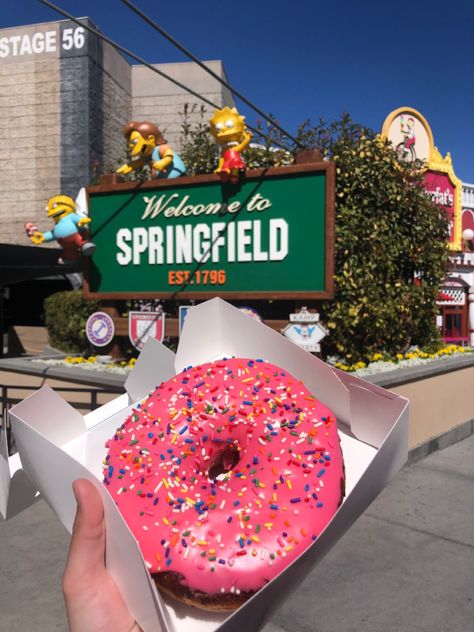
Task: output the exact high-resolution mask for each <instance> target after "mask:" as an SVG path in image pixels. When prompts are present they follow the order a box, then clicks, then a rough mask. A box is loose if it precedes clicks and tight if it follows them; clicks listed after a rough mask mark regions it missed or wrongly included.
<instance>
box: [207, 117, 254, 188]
mask: <svg viewBox="0 0 474 632" xmlns="http://www.w3.org/2000/svg"><path fill="white" fill-rule="evenodd" d="M244 119H245V117H244V116H240V115H239V113H238V112H237V110H236V109H235V108H232V109H231V108H229V107H228V106H225V107H224V108H222V110H215V112H214V116H213V117H212V118H211V120H210V121H209V123H210V125H211V134H212V135H213V137H214V139H215V141H216V143H217V144H218V145H220V148H221V156H220V158H219V164H218V166H217V169H216V170H215V172H214V173H220V174H221V175H222V179H223V180H224V181H225V180H229V179H230V181H231V182H233V183H235V182H238V180H239V178H240V176H241V175H242V174H243V173H244V172H245V162H244V160H243V158H242V156H241V155H240V153H241V152H242V151H244V149H245V148H246V147H247V145H248V144H249V143H250V139H251V138H252V134H251V133H250V132H249V131H248V130H247V128H246V127H245V123H244Z"/></svg>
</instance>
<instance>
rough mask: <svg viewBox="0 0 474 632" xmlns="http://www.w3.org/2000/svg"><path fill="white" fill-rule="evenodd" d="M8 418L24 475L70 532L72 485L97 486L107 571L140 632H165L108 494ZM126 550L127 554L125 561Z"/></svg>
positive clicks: (81, 469) (76, 466) (146, 575)
mask: <svg viewBox="0 0 474 632" xmlns="http://www.w3.org/2000/svg"><path fill="white" fill-rule="evenodd" d="M12 417H13V423H14V430H15V439H16V441H17V444H18V447H19V450H20V453H21V454H22V459H23V460H25V458H26V459H27V469H28V471H31V472H32V473H34V477H35V479H36V480H37V481H38V486H39V488H40V489H41V490H42V492H43V496H44V498H45V499H46V501H47V502H48V504H49V505H50V507H51V509H52V510H53V511H54V512H55V513H56V515H57V516H58V518H59V520H60V521H61V522H62V524H63V525H64V526H65V527H66V529H67V530H68V531H69V532H71V531H72V526H73V522H74V517H75V514H76V501H75V498H74V494H73V491H72V483H73V481H75V480H77V479H78V478H87V479H89V480H90V481H92V482H93V483H94V485H95V486H96V487H97V489H98V490H99V492H100V494H101V496H102V500H103V503H104V508H105V515H106V524H107V554H106V559H107V568H108V569H109V570H110V572H111V574H112V576H113V578H114V580H115V582H116V583H117V586H118V587H119V590H120V591H121V593H122V595H123V596H124V599H125V600H126V602H127V605H128V607H129V609H130V611H131V612H132V614H133V615H134V617H135V618H136V620H137V621H138V622H139V624H140V626H141V627H142V629H144V630H160V629H166V628H165V624H164V620H165V615H164V614H163V607H162V604H161V603H160V604H157V603H156V600H157V599H158V600H159V597H158V596H157V595H156V594H154V591H153V587H152V584H151V578H150V575H149V573H148V571H147V570H146V566H145V563H144V561H143V558H142V555H141V553H140V550H139V548H138V545H137V542H136V540H135V539H134V537H133V535H132V534H131V532H130V530H129V529H128V527H127V526H126V524H125V522H124V520H123V518H122V516H121V515H120V513H119V511H118V509H117V507H116V506H115V503H114V501H113V499H112V498H111V496H110V495H109V494H108V492H107V490H106V489H105V488H104V487H103V485H102V484H101V483H100V482H99V481H98V480H97V479H96V478H95V477H93V476H91V474H90V472H89V471H88V470H87V468H85V467H84V466H83V465H82V464H80V463H79V462H78V461H76V460H75V459H73V458H72V457H70V456H69V455H68V454H67V453H66V452H64V450H61V449H58V448H57V447H56V446H55V445H53V444H52V443H51V441H50V440H49V439H48V438H45V437H44V436H42V435H41V434H40V433H39V432H37V431H36V430H34V429H33V428H32V427H31V426H30V425H28V423H27V420H26V419H24V420H21V422H20V420H19V419H17V418H16V417H15V415H12ZM32 446H34V449H32ZM25 469H26V464H25ZM124 551H126V552H127V553H126V560H124ZM157 605H158V607H157Z"/></svg>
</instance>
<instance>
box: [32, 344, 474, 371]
mask: <svg viewBox="0 0 474 632" xmlns="http://www.w3.org/2000/svg"><path fill="white" fill-rule="evenodd" d="M473 352H474V348H472V347H460V346H457V345H448V346H447V347H443V348H442V349H440V350H439V351H436V352H435V353H427V352H425V351H422V350H421V349H415V348H414V349H411V350H409V351H407V353H405V354H401V353H399V354H397V356H396V357H395V358H394V359H388V358H385V357H384V356H383V355H382V354H381V353H374V355H373V356H372V357H371V359H370V360H371V361H370V362H369V363H365V362H356V363H355V364H347V363H345V362H341V361H340V360H338V359H337V358H334V357H330V358H328V363H329V364H331V365H332V366H334V367H336V368H337V369H341V370H342V371H347V372H348V373H354V374H355V375H358V376H360V377H363V376H365V375H374V374H376V373H383V372H385V371H393V370H394V369H402V368H405V367H413V366H420V365H423V364H427V363H429V362H432V361H433V360H439V359H440V358H445V357H448V356H453V355H463V354H466V353H473ZM32 362H38V363H43V364H47V365H49V366H62V367H77V368H80V369H86V370H89V371H106V372H109V373H118V374H122V375H126V374H128V373H129V372H130V371H131V369H132V368H133V367H134V366H135V362H136V358H131V359H130V360H128V361H122V362H113V361H112V360H111V358H110V356H90V357H88V358H84V357H82V356H66V357H65V358H59V359H58V358H55V359H49V360H46V359H45V360H43V359H41V358H35V359H34V360H32Z"/></svg>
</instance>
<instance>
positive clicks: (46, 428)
mask: <svg viewBox="0 0 474 632" xmlns="http://www.w3.org/2000/svg"><path fill="white" fill-rule="evenodd" d="M225 356H226V357H231V356H236V357H243V358H264V359H265V360H267V361H269V362H272V363H274V364H276V365H278V366H280V367H282V368H284V369H286V370H287V371H289V372H290V373H291V374H292V375H293V376H294V377H296V378H298V379H302V380H303V381H304V383H305V385H306V387H307V388H308V389H309V390H310V391H311V392H312V393H313V394H314V395H315V396H316V397H318V398H319V399H321V400H322V401H323V402H324V403H325V404H327V406H329V407H330V408H331V409H332V410H333V412H334V413H335V414H336V416H337V418H338V424H339V431H340V437H341V445H342V449H343V453H344V463H345V470H346V496H345V499H344V501H343V503H342V504H341V506H340V508H339V509H338V511H337V513H336V515H335V516H334V517H333V519H332V520H331V522H330V523H329V525H328V526H327V528H326V529H325V530H324V532H323V533H322V534H321V535H320V537H319V538H318V539H317V541H316V542H314V543H313V544H312V545H311V546H310V547H309V548H308V549H307V550H306V551H305V552H304V553H303V554H302V555H300V556H299V557H298V558H297V559H296V560H295V561H294V562H293V563H292V564H291V565H290V566H289V567H288V568H287V569H286V570H285V571H283V572H282V573H280V575H278V576H277V577H276V578H275V579H274V580H273V581H271V582H270V583H269V584H268V585H266V586H265V587H264V588H262V589H261V590H260V591H259V592H258V593H257V594H256V595H254V596H253V597H252V598H251V599H250V600H249V601H247V602H246V603H245V604H244V605H243V606H242V607H241V608H239V609H238V610H237V611H235V612H234V613H231V614H229V613H209V612H205V611H201V610H198V609H195V608H191V607H188V606H184V605H176V604H175V602H172V600H169V599H168V598H166V597H162V596H161V595H160V594H159V593H158V592H157V590H156V588H155V586H154V583H153V581H152V580H151V577H150V575H149V573H148V571H147V570H146V567H145V564H144V561H143V558H142V556H141V553H140V551H139V548H138V545H137V543H136V541H135V539H134V537H133V536H132V534H131V532H130V531H129V529H128V527H127V526H126V524H125V522H124V521H123V519H122V517H121V515H120V514H119V512H118V509H117V508H116V506H115V503H114V501H113V500H112V498H111V496H109V494H108V493H107V490H106V489H105V487H104V486H103V485H102V483H101V480H102V460H103V458H104V456H105V454H106V449H105V447H104V444H105V442H106V440H107V439H109V438H110V437H112V436H113V434H114V432H115V429H116V428H117V427H118V426H120V425H121V424H122V423H123V421H124V420H125V418H126V417H127V416H128V414H129V412H130V410H131V407H132V405H134V404H135V403H136V402H137V401H139V400H141V399H143V398H144V397H146V396H147V395H148V393H149V392H150V391H151V390H153V388H154V387H155V386H156V385H157V384H159V383H160V382H161V381H163V380H167V379H169V378H171V377H172V376H173V375H175V374H176V373H179V372H180V371H182V370H183V368H185V367H187V366H189V365H196V364H200V363H203V362H208V361H212V360H215V359H218V358H222V357H225ZM125 388H126V393H125V394H123V395H121V396H119V397H117V398H116V399H114V400H113V401H111V402H109V403H107V404H105V405H104V406H102V407H101V408H99V409H97V410H95V411H93V412H91V413H89V414H88V415H86V416H85V417H83V416H82V415H80V414H79V412H77V411H76V410H74V409H73V408H72V407H71V406H70V405H69V404H67V403H66V402H65V401H64V400H63V399H62V398H61V397H59V395H57V394H56V393H55V392H54V391H53V390H52V389H51V388H49V387H43V388H41V389H40V390H38V391H37V392H36V393H34V394H32V395H30V396H29V397H28V398H26V399H25V400H24V401H22V402H21V403H19V404H17V405H16V406H14V407H13V408H12V409H11V411H10V416H11V420H12V424H13V431H14V435H15V440H16V443H17V445H18V449H19V453H20V457H21V463H22V466H23V469H24V472H25V473H26V475H27V476H28V478H29V479H30V480H31V481H32V483H33V485H35V486H36V488H37V489H39V490H40V492H41V494H42V496H43V497H44V498H45V499H46V501H47V502H48V503H49V505H50V506H51V507H52V509H53V510H54V511H55V512H56V514H57V516H58V517H59V519H60V520H61V522H62V523H63V524H64V526H65V527H66V528H67V529H68V530H69V531H70V530H71V528H72V524H73V520H74V515H75V509H76V503H75V500H74V496H73V493H72V490H71V485H72V482H73V481H74V480H76V479H77V478H81V477H82V478H88V479H90V480H92V481H93V482H94V484H95V485H96V487H97V488H98V489H99V490H100V492H101V495H102V498H103V501H104V506H105V518H106V523H107V555H106V557H107V566H108V569H109V571H110V573H111V574H112V575H113V577H114V579H115V581H116V583H117V585H118V587H119V589H120V591H121V592H122V595H123V597H124V599H125V601H126V603H127V605H128V607H129V609H130V611H131V612H132V614H133V616H134V617H135V618H136V620H137V621H138V623H139V625H140V626H141V627H142V629H143V630H144V632H156V631H157V630H162V631H163V632H188V631H189V632H191V631H192V632H217V631H218V630H219V632H231V631H232V632H234V631H235V632H237V631H240V630H243V629H245V630H247V631H248V632H252V631H256V630H258V629H259V628H260V627H261V626H263V625H264V623H265V622H266V621H267V620H268V619H269V617H270V615H271V614H272V613H273V611H274V610H275V609H276V607H277V606H279V605H281V603H282V602H283V601H284V599H285V598H286V597H287V596H288V595H289V593H290V592H291V591H292V590H294V589H295V588H296V587H297V586H298V584H299V583H300V582H301V581H302V580H303V579H304V577H305V576H306V575H307V573H308V572H309V571H311V569H312V568H313V567H314V566H315V564H316V563H317V562H318V561H319V560H320V559H321V558H322V557H323V556H324V555H325V554H326V553H328V551H329V550H330V549H331V547H332V546H334V544H335V543H336V542H337V541H338V539H339V538H340V537H341V536H342V535H343V534H344V533H345V531H347V529H348V528H349V527H350V526H351V525H352V523H353V522H354V521H355V520H356V519H357V518H358V517H359V516H360V514H361V513H362V512H363V511H364V510H365V508H366V507H367V506H368V505H369V504H370V503H371V502H372V501H373V500H374V498H375V497H376V496H377V495H378V494H379V493H380V492H381V491H382V489H383V488H384V487H385V486H386V485H387V483H388V482H389V480H390V479H391V478H392V476H393V475H394V474H395V473H396V472H397V471H398V470H399V469H400V468H401V467H402V465H403V464H404V463H405V461H406V459H407V455H408V402H407V400H406V399H404V398H402V397H400V396H398V395H396V394H395V393H391V392H390V391H386V390H385V389H382V388H380V387H377V386H375V385H372V384H370V383H368V382H365V381H364V380H361V379H359V378H357V377H354V376H351V375H348V374H345V373H343V372H340V371H338V370H336V369H334V368H331V367H330V366H329V365H327V364H325V363H324V362H322V361H321V360H319V359H317V358H315V357H314V356H312V355H310V354H309V353H307V352H305V351H303V350H302V349H300V348H298V347H297V346H296V345H295V344H293V343H292V342H290V341H289V340H287V339H286V338H285V337H284V336H281V335H280V334H278V333H277V332H275V331H273V330H272V329H270V328H269V327H267V326H265V325H263V324H261V323H259V322H257V321H256V320H254V319H253V318H249V317H248V316H247V315H245V314H243V313H242V312H240V311H239V310H238V309H236V308H234V307H232V306H231V305H229V304H228V303H226V302H224V301H223V300H221V299H212V300H210V301H207V302H205V303H202V304H201V305H199V306H196V307H193V308H191V309H190V310H189V313H188V316H187V318H186V324H185V327H184V329H183V332H182V336H181V340H180V343H179V348H178V352H177V354H176V356H175V355H174V354H173V353H172V352H171V351H170V350H169V349H167V348H166V347H164V346H162V345H160V343H158V342H157V341H156V340H152V339H150V340H149V341H147V343H146V345H145V348H144V349H143V351H142V353H141V354H140V356H139V358H138V361H137V363H136V365H135V367H134V369H133V371H132V373H131V374H130V376H129V377H128V379H127V381H126V384H125ZM3 474H4V475H5V468H4V469H3ZM0 475H1V471H0ZM12 491H15V490H12V489H10V496H11V494H12ZM16 491H17V493H18V494H20V493H21V491H20V490H16ZM0 508H1V507H0ZM309 607H310V606H309Z"/></svg>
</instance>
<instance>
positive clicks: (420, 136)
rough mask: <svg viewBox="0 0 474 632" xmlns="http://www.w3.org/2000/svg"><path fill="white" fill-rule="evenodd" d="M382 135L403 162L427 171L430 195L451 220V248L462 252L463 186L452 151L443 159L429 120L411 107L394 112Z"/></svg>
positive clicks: (427, 190) (426, 183)
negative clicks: (435, 144)
mask: <svg viewBox="0 0 474 632" xmlns="http://www.w3.org/2000/svg"><path fill="white" fill-rule="evenodd" d="M382 135H383V136H385V137H386V138H388V140H389V141H391V142H392V144H393V147H394V149H395V151H396V153H397V156H398V159H399V160H400V161H401V162H406V163H409V164H412V165H413V166H414V168H415V169H422V170H423V171H424V187H425V191H426V193H427V195H429V197H430V198H431V199H432V200H433V202H435V204H437V205H438V206H439V207H440V208H442V209H443V210H444V211H445V213H446V215H447V218H448V222H449V241H448V245H449V248H450V249H451V250H461V231H462V226H461V222H462V219H461V218H462V200H461V197H462V183H461V181H460V180H459V179H458V178H457V177H456V176H455V174H454V170H453V164H452V160H451V154H450V153H449V152H448V153H447V154H446V156H445V157H444V158H443V156H442V155H441V154H440V152H439V150H438V148H437V147H435V146H434V141H433V133H432V131H431V128H430V126H429V125H428V122H427V120H426V119H425V118H424V116H422V115H421V114H420V112H418V111H417V110H415V109H413V108H410V107H402V108H398V109H397V110H394V111H393V112H391V113H390V114H389V115H388V116H387V118H386V119H385V121H384V124H383V127H382Z"/></svg>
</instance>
